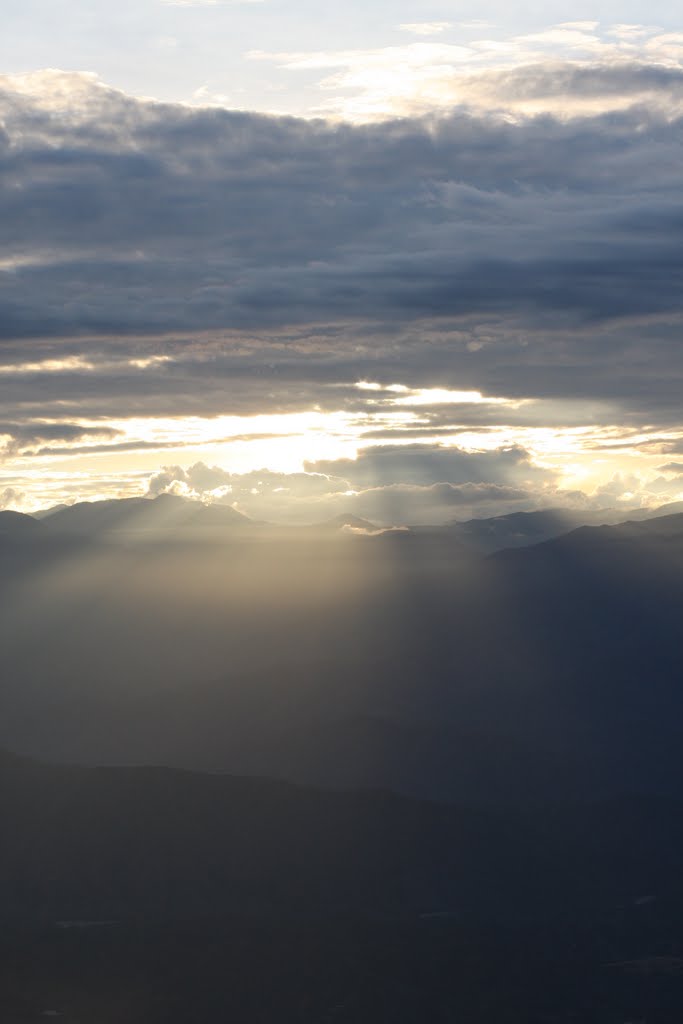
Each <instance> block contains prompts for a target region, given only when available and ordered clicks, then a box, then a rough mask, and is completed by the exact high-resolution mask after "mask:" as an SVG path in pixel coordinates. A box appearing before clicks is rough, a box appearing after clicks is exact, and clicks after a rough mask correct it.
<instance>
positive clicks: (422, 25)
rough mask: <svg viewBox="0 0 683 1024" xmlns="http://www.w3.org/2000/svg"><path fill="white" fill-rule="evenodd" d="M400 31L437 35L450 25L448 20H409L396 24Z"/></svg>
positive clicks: (420, 34)
mask: <svg viewBox="0 0 683 1024" xmlns="http://www.w3.org/2000/svg"><path fill="white" fill-rule="evenodd" d="M398 27H399V28H400V29H401V31H402V32H412V33H413V35H416V36H437V35H440V33H441V32H445V31H446V29H449V28H451V27H452V23H451V22H450V21H411V22H404V24H402V25H399V26H398Z"/></svg>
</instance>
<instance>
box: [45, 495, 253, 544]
mask: <svg viewBox="0 0 683 1024" xmlns="http://www.w3.org/2000/svg"><path fill="white" fill-rule="evenodd" d="M43 521H44V522H45V525H46V527H47V528H48V529H49V530H51V531H52V532H53V533H70V534H79V535H84V536H86V535H92V534H98V533H99V534H102V533H110V532H117V533H118V532H124V531H125V532H127V533H141V532H145V533H153V532H156V533H161V534H162V535H163V534H166V533H168V532H169V531H189V530H195V531H198V530H203V529H215V528H223V527H231V526H235V525H240V524H246V523H248V522H249V519H248V518H247V516H244V515H242V514H241V513H240V512H237V511H236V510H235V509H233V508H230V507H229V506H227V505H204V504H202V502H199V501H192V500H190V499H187V498H183V497H180V496H178V495H173V494H161V495H159V496H158V497H157V498H119V499H111V500H108V501H92V502H89V501H83V502H77V503H76V504H75V505H67V506H65V507H63V508H61V509H59V510H57V511H54V512H52V513H51V514H50V515H49V516H47V517H45V519H44V520H43Z"/></svg>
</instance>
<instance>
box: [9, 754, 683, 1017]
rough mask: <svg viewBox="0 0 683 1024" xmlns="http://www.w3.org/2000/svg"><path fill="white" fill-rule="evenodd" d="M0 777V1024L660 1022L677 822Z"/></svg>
mask: <svg viewBox="0 0 683 1024" xmlns="http://www.w3.org/2000/svg"><path fill="white" fill-rule="evenodd" d="M681 810H682V807H681V805H680V804H679V803H677V802H670V801H657V800H650V801H644V800H642V799H628V800H626V799H625V800H620V801H611V802H608V803H600V804H588V805H583V806H581V805H563V804H558V805H555V806H552V807H547V808H545V809H543V810H537V811H535V812H533V813H522V812H514V813H512V812H509V811H508V812H492V811H488V812H483V811H474V810H472V809H470V810H467V809H462V808H456V807H447V806H439V805H437V804H430V803H420V802H415V801H410V800H405V799H401V798H398V797H396V796H394V795H392V794H389V793H381V792H373V793H325V792H322V791H313V790H305V789H300V788H297V787H292V786H288V785H284V784H281V783H274V782H272V781H268V780H255V779H237V778H230V777H224V776H206V775H204V776H202V775H194V774H187V773H181V772H175V771H167V770H162V769H96V768H77V767H66V766H62V767H54V766H47V765H39V764H35V763H30V762H25V761H23V760H21V759H17V758H13V757H11V756H3V757H1V758H0V814H1V815H2V821H3V843H2V846H1V847H0V892H1V895H2V901H1V904H0V906H1V910H0V1015H1V1016H2V1019H3V1020H7V1021H12V1024H28V1022H29V1021H39V1020H41V1019H45V1016H46V1015H47V1016H59V1017H60V1018H61V1019H63V1020H65V1021H66V1024H77V1022H79V1021H88V1022H89V1024H119V1022H121V1021H124V1020H125V1021H126V1022H133V1024H162V1022H166V1024H170V1022H172V1024H175V1022H178V1024H180V1022H185V1021H188V1020H193V1021H197V1022H201V1024H204V1021H206V1022H207V1024H208V1022H210V1021H212V1020H228V1019H235V1020H239V1021H240V1022H244V1024H251V1022H271V1021H272V1022H275V1021H282V1020H285V1021H293V1022H294V1021H297V1022H300V1024H316V1022H319V1021H321V1020H331V1021H342V1022H345V1024H358V1022H368V1024H370V1022H375V1021H378V1020H381V1021H383V1020H391V1021H399V1022H406V1024H408V1022H410V1024H421V1022H423V1021H425V1020H429V1021H444V1022H446V1021H451V1020H459V1019H462V1020H466V1021H467V1022H468V1024H488V1022H489V1021H491V1020H495V1021H501V1020H502V1021H505V1022H508V1024H513V1022H514V1024H522V1022H524V1024H534V1022H535V1024H542V1022H547V1021H556V1022H558V1021H562V1022H569V1021H576V1020H580V1021H582V1022H583V1021H585V1022H589V1024H590V1022H594V1024H617V1022H620V1024H623V1021H624V1020H629V1019H648V1020H652V1021H655V1022H659V1024H673V1022H674V1021H676V1020H679V1019H680V1017H677V1016H676V1015H677V1014H681V1013H682V1012H683V990H682V989H681V984H680V977H681V971H682V970H683V960H682V959H681V954H682V950H683V931H682V930H681V923H680V922H681V919H682V914H681V911H682V910H683V883H682V882H681V871H680V866H681V862H682V859H683V816H682V815H681Z"/></svg>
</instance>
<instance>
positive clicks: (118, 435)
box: [0, 26, 683, 521]
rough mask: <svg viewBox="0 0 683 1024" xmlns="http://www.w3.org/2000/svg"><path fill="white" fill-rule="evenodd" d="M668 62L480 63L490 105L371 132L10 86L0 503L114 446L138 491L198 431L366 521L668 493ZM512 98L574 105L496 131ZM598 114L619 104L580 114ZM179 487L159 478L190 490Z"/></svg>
mask: <svg viewBox="0 0 683 1024" xmlns="http://www.w3.org/2000/svg"><path fill="white" fill-rule="evenodd" d="M413 27H414V26H413ZM622 29H623V32H622V35H623V34H624V33H625V36H624V38H626V37H627V36H628V33H627V32H626V28H624V27H622ZM590 31H591V30H590V28H588V27H586V26H582V27H577V26H565V27H563V28H562V29H561V32H562V33H565V35H563V36H562V38H563V39H564V40H565V41H567V40H568V39H569V40H571V39H573V38H574V37H575V34H576V33H578V34H579V35H586V33H588V34H590ZM660 43H661V40H660ZM419 45H422V44H419ZM428 45H430V46H431V45H437V44H431V43H430V44H428ZM439 45H440V44H439ZM661 45H663V44H661ZM667 45H669V46H674V41H672V40H669V43H668V44H667ZM682 74H683V72H681V70H680V69H679V68H678V67H676V66H674V65H673V64H672V63H670V64H666V65H665V64H662V63H645V62H643V61H642V60H638V61H636V60H630V59H629V60H628V61H622V62H621V63H619V64H618V65H617V64H614V63H613V62H612V63H610V62H609V61H602V62H600V53H599V52H598V51H596V58H595V60H594V61H593V62H592V63H590V64H582V65H581V66H579V65H578V64H576V62H574V63H567V62H564V63H562V64H558V63H555V64H553V65H549V64H543V65H535V66H525V67H523V68H516V69H510V70H501V69H496V70H484V71H482V73H481V74H479V75H478V76H477V77H476V81H475V80H474V79H472V81H471V82H470V86H471V90H470V92H471V96H474V92H473V91H472V90H474V91H476V92H477V94H478V95H479V97H480V98H482V102H481V103H478V104H474V103H468V104H467V105H458V106H455V107H451V108H450V109H449V110H448V111H447V112H443V113H441V114H439V115H438V116H436V115H430V116H425V117H412V118H403V119H398V120H390V121H384V122H382V123H379V124H368V125H353V124H348V123H338V122H334V123H333V122H329V121H324V120H300V119H294V118H285V117H269V116H264V115H256V114H249V113H243V112H235V111H229V110H223V109H193V108H190V107H187V106H181V105H170V104H160V103H154V102H143V101H141V100H136V99H133V98H131V97H130V96H126V95H124V94H122V93H120V92H117V91H115V90H113V89H110V88H108V87H106V86H104V85H103V84H102V83H101V82H99V81H98V80H97V79H96V78H95V77H93V76H92V75H77V74H67V73H64V72H57V71H53V72H43V73H39V74H35V75H28V76H19V77H14V78H5V79H2V80H1V81H0V181H1V185H0V225H1V227H0V231H1V232H2V255H1V257H0V420H1V422H0V447H1V448H2V450H3V451H4V459H5V464H4V470H3V474H2V475H0V490H2V489H5V490H6V493H7V494H10V492H11V493H12V494H18V493H25V492H27V491H28V492H30V491H31V488H32V487H34V486H35V474H38V472H39V470H40V471H43V472H44V471H45V470H46V468H47V467H49V466H50V465H51V466H53V467H54V466H57V463H56V462H55V461H54V460H57V459H63V458H65V457H69V455H71V456H73V459H74V460H75V459H76V457H77V456H78V457H84V456H87V455H91V456H92V457H93V458H94V457H95V456H99V457H101V458H102V459H110V458H113V457H114V456H115V455H116V456H117V457H118V456H122V455H123V454H124V453H127V452H128V453H130V452H136V453H138V454H139V455H140V460H139V461H137V462H136V463H132V462H131V463H130V466H131V469H130V473H129V476H128V478H127V483H126V485H125V486H126V487H127V488H133V486H135V487H138V488H139V487H140V486H141V484H140V480H141V479H142V477H143V476H144V474H145V472H146V471H147V470H148V468H149V462H144V461H142V454H143V453H144V452H150V453H153V452H159V453H160V452H163V451H166V450H169V449H173V454H172V455H171V458H172V459H173V460H174V464H175V462H176V459H177V458H179V456H177V455H176V454H175V453H176V452H178V451H179V450H180V449H181V448H183V447H184V446H188V445H189V446H194V447H195V448H201V446H202V444H204V445H206V444H208V443H209V442H210V443H211V445H212V446H213V447H214V448H215V447H216V446H220V445H225V456H226V468H225V469H224V471H225V472H233V471H234V472H238V475H243V473H242V470H239V471H238V470H236V469H234V468H233V470H231V469H230V467H229V463H230V453H231V451H232V450H233V447H232V446H234V444H235V443H237V441H238V439H239V438H244V437H247V436H249V437H251V438H252V440H253V441H254V442H256V437H257V435H258V437H260V438H261V440H260V441H259V442H258V443H260V444H262V445H263V444H266V443H267V436H268V434H269V433H270V432H272V433H273V436H274V437H275V436H280V435H281V434H284V433H288V434H290V435H292V436H294V435H297V436H298V437H299V438H301V437H303V435H304V434H305V435H306V437H307V438H310V439H311V444H312V447H311V450H310V453H309V454H306V451H305V450H304V449H305V445H303V442H302V447H301V451H302V455H301V458H300V459H299V463H300V467H303V463H304V461H305V460H306V459H308V461H309V463H310V464H311V467H312V468H311V471H312V472H313V473H314V474H322V475H324V476H327V477H329V478H330V479H331V478H334V479H335V480H337V479H338V480H340V481H343V482H344V490H349V491H353V490H355V491H356V492H357V493H360V492H363V493H365V494H367V495H368V496H367V498H366V499H364V500H366V504H365V505H362V503H361V502H360V499H358V498H355V499H354V501H355V504H356V506H358V511H359V512H360V514H364V515H368V517H369V518H373V517H374V516H373V510H374V511H376V510H377V508H380V506H381V509H382V510H384V511H383V512H381V514H380V515H379V516H378V518H380V519H381V520H382V521H394V520H395V518H396V516H397V514H398V513H397V511H396V510H397V509H398V507H399V504H400V502H403V507H404V508H405V509H407V510H408V511H410V510H411V509H412V508H413V506H412V505H411V504H410V502H411V501H413V492H412V491H410V488H418V489H420V488H421V489H423V491H424V489H430V488H432V489H433V488H441V490H440V491H439V492H438V493H437V492H436V491H433V490H432V491H430V493H429V494H426V492H425V493H421V497H422V498H425V497H426V498H428V499H429V501H428V502H427V504H426V505H425V506H424V507H425V508H426V507H427V505H429V508H430V509H431V511H429V512H428V513H425V512H424V509H423V512H421V513H420V515H421V516H422V517H423V518H433V517H434V516H436V515H437V511H435V510H436V509H437V508H438V510H439V511H438V514H439V515H444V516H445V515H446V514H447V511H448V509H451V508H452V507H454V506H455V505H457V504H458V503H464V499H465V498H467V500H468V501H469V506H468V507H470V508H474V509H481V508H482V507H484V505H486V503H488V502H491V503H497V506H496V507H502V506H503V505H504V504H505V503H506V502H507V503H508V504H509V506H510V507H516V505H517V504H518V503H520V502H524V501H527V502H530V503H535V502H536V501H537V500H539V497H543V498H544V499H546V498H549V497H550V498H552V497H556V490H557V489H558V488H559V491H558V493H564V492H565V491H566V490H567V488H569V489H576V488H578V490H579V491H581V492H582V493H583V494H584V495H585V494H589V495H590V494H592V493H594V492H595V490H596V488H597V487H598V486H608V483H609V481H611V480H612V479H613V478H614V479H618V480H619V481H620V482H621V484H623V482H624V481H626V480H631V479H632V477H633V478H637V480H638V481H639V482H638V485H637V487H635V491H634V488H633V487H631V486H629V487H628V488H625V487H622V492H621V493H628V494H632V493H636V492H637V494H638V495H640V497H638V500H641V499H642V500H646V501H650V500H651V499H652V500H654V499H653V498H652V495H653V494H654V492H653V491H651V486H650V485H651V484H652V486H654V484H655V481H660V482H659V483H657V485H656V486H657V487H659V488H660V489H661V488H664V486H665V485H666V487H668V488H670V490H671V488H673V487H674V486H677V485H678V484H677V482H676V476H675V474H673V475H672V474H671V473H668V474H664V476H662V474H661V473H659V470H657V468H656V467H658V466H661V465H663V464H666V460H667V458H668V457H669V453H671V457H673V454H675V450H676V445H678V444H679V443H680V438H681V436H683V417H682V416H681V410H680V394H681V387H682V386H683V361H682V359H681V347H680V340H679V339H680V328H681V320H682V312H683V311H682V309H681V301H680V295H681V293H682V286H683V280H682V278H681V260H680V252H681V246H682V244H683V200H682V199H681V191H680V167H681V165H682V162H683V152H682V149H683V143H682V141H681V139H682V138H683V135H682V134H681V115H680V113H679V106H680V97H681V95H682V92H681V88H682V85H683V79H682V78H681V75H682ZM501 91H504V92H505V94H506V95H507V96H509V97H510V98H511V100H515V101H517V100H519V102H520V103H522V102H532V101H533V102H536V101H537V100H539V99H542V98H543V97H547V96H554V97H566V96H570V97H572V98H573V101H576V103H575V107H576V109H575V110H574V112H573V116H571V117H569V118H567V117H558V116H554V115H553V114H551V113H548V112H545V113H543V114H541V115H534V116H531V115H530V114H520V113H519V112H518V115H519V116H516V117H515V118H511V117H510V116H508V115H506V114H504V113H503V112H501V110H500V109H498V108H497V107H496V104H495V103H494V104H493V106H490V104H489V106H490V109H487V108H486V105H485V103H484V99H486V97H488V100H487V102H489V101H491V102H492V100H491V97H493V98H494V99H495V97H496V96H498V95H499V94H500V93H501ZM606 96H608V97H612V98H616V99H618V103H617V102H616V101H615V103H613V104H612V106H611V109H610V110H609V112H600V111H597V112H596V111H595V110H590V111H588V110H586V109H580V108H581V104H582V103H583V102H584V101H586V100H590V101H592V100H593V99H595V98H596V97H598V98H602V99H604V97H606ZM470 98H471V97H470ZM602 99H601V101H602ZM579 101H580V102H579ZM576 104H578V106H577V105H576ZM359 382H369V383H370V385H372V386H371V387H358V386H357V385H358V383H359ZM394 385H399V386H400V387H401V388H403V391H401V390H400V388H399V390H397V389H396V388H395V387H394ZM392 387H394V390H392ZM472 394H477V395H479V399H478V400H476V401H475V400H473V399H472V397H471V396H472ZM459 396H460V397H459ZM302 416H308V417H309V420H307V421H306V424H305V425H304V426H302V420H301V417H302ZM187 417H192V418H193V420H192V423H191V424H190V423H189V421H187V420H186V419H183V418H187ZM252 417H271V418H273V417H274V418H275V419H276V420H277V422H276V423H275V422H261V421H259V422H255V421H252V419H251V418H252ZM297 417H298V419H297ZM311 417H313V419H310V418H311ZM315 417H318V419H317V420H316V419H315ZM224 421H225V422H224ZM228 421H229V422H228ZM321 432H326V433H327V435H328V437H329V439H330V444H331V445H332V449H331V450H332V452H333V454H332V455H331V456H330V458H329V459H328V461H330V462H336V461H338V460H339V454H340V448H343V447H344V445H346V448H347V449H348V450H350V451H351V452H352V453H354V452H355V451H357V450H359V449H360V450H361V452H363V451H364V450H365V449H368V448H369V447H370V446H375V445H379V444H384V445H387V444H388V445H391V446H393V447H392V448H387V449H385V450H382V453H381V455H380V454H377V452H374V454H366V455H363V456H362V457H361V458H360V459H358V460H357V462H355V463H354V465H353V472H351V469H350V468H349V467H348V466H346V467H344V466H337V467H336V468H335V467H332V466H329V467H328V469H329V473H328V472H327V469H321V466H320V465H319V463H321V460H324V459H325V458H326V456H325V454H324V452H322V451H321V447H320V445H317V446H316V445H315V444H313V440H314V435H315V436H319V435H320V433H321ZM416 441H420V442H421V444H422V447H420V448H419V449H414V448H413V449H411V448H410V446H411V445H414V444H415V442H416ZM239 443H240V444H243V443H244V444H246V443H249V442H247V441H244V440H242V441H239ZM397 445H401V446H406V445H407V446H408V447H404V448H403V452H402V453H400V452H399V453H397V452H396V451H395V449H396V446H397ZM562 445H564V448H562ZM335 446H336V447H335ZM553 446H554V447H553ZM449 448H450V450H448V449H449ZM428 449H429V450H428ZM261 451H262V449H259V452H261ZM482 453H483V454H482ZM510 453H513V455H514V458H513V456H511V455H510ZM514 453H516V454H514ZM519 453H522V454H521V456H520V458H517V455H519ZM596 453H599V454H596ZM399 456H400V458H401V459H402V461H401V465H400V467H399V461H400V460H399ZM418 456H419V458H418ZM151 457H152V455H151V454H150V458H151ZM202 457H204V456H202V454H201V453H199V458H200V460H201V458H202ZM258 457H259V459H260V458H261V455H259V456H258ZM411 457H414V458H417V462H416V463H415V465H417V464H418V463H419V465H420V466H421V469H420V471H419V473H418V471H417V469H416V470H415V472H414V473H412V475H411V473H408V471H407V469H406V466H407V464H408V463H407V461H406V460H409V459H410V458H411ZM212 458H215V456H212ZM255 458H256V456H255ZM598 458H600V459H601V460H602V468H601V469H600V470H599V471H598V470H597V469H595V467H596V466H597V464H598V462H597V460H598ZM515 459H517V461H515ZM40 460H43V461H42V462H41V461H40ZM45 460H47V461H45ZM50 460H52V461H50ZM162 460H164V456H163V455H161V456H159V457H158V459H157V462H156V466H157V467H158V466H159V465H160V464H161V462H162ZM191 460H192V455H189V456H188V459H187V460H183V462H182V465H186V466H187V465H193V464H196V459H195V462H192V461H191ZM372 460H374V461H372ZM511 460H512V461H511ZM590 460H593V461H592V462H591V461H590ZM268 461H269V460H267V459H266V460H264V461H263V463H262V464H263V465H266V464H267V463H268ZM270 461H271V464H270V465H269V469H270V471H271V472H273V471H274V470H275V469H276V466H275V465H274V462H275V460H270ZM563 461H564V463H566V464H567V465H569V463H570V462H571V463H572V465H573V468H572V469H571V472H569V470H567V472H565V473H564V476H563V469H562V462H563ZM626 463H628V465H627V464H626ZM73 465H74V466H76V462H75V461H74V462H73ZM102 465H104V463H102ZM106 465H107V467H109V466H110V465H113V463H107V464H106ZM117 465H120V463H117ZM178 465H180V463H178ZM257 465H258V463H257ZM435 465H438V466H439V472H438V473H437V474H436V475H434V472H433V468H434V466H435ZM83 466H84V472H88V473H92V471H93V470H92V464H91V463H89V464H88V468H87V469H85V464H83ZM133 466H134V467H135V468H134V469H133V468H132V467H133ZM252 467H253V462H252ZM388 467H389V468H388ZM511 467H512V468H511ZM591 467H592V468H591ZM177 468H178V466H177V465H176V469H177ZM110 472H111V471H110V469H109V468H107V469H106V471H104V472H103V473H102V478H103V479H105V478H108V475H109V473H110ZM187 472H188V471H187V470H181V471H179V472H177V473H176V474H175V476H174V477H173V479H172V480H171V481H170V482H169V486H170V485H173V483H174V481H175V483H176V484H178V485H180V484H185V485H187V486H188V487H191V489H195V488H194V485H193V484H192V482H191V481H190V482H188V480H186V479H185V478H184V477H183V473H187ZM248 472H251V470H250V469H249V470H248ZM361 472H365V474H366V475H365V476H364V477H363V478H362V479H361V478H360V477H359V475H358V474H360V473H361ZM411 472H412V471H411ZM582 473H584V474H587V479H586V482H585V484H582V483H581V482H580V481H581V474H582ZM59 474H61V475H60V477H59V478H60V480H62V483H63V486H64V487H66V484H65V483H64V480H65V479H66V477H67V476H68V467H66V466H65V465H64V464H61V463H60V464H59ZM136 474H138V475H137V476H136ZM415 474H417V476H416V475H415ZM570 477H571V480H570V479H569V478H570ZM55 479H57V478H56V477H55ZM134 481H137V482H134ZM572 481H573V482H572ZM247 482H248V481H247ZM679 482H680V481H678V483H679ZM314 483H315V480H314ZM299 484H301V491H302V495H303V492H304V491H305V487H306V486H307V485H305V484H304V483H303V482H302V481H299ZM574 484H576V487H574ZM347 485H348V486H347ZM56 486H57V485H56V484H55V488H56ZM60 486H61V485H60ZM102 486H104V484H103V485H102ZM155 486H156V485H155ZM220 486H226V487H227V486H230V487H234V486H236V482H235V481H234V480H232V479H231V480H229V481H227V482H225V483H224V484H222V485H220ZM615 486H617V485H615ZM634 486H635V485H634ZM283 487H284V485H283ZM335 487H336V484H335ZM335 487H333V488H332V489H331V490H330V491H329V492H325V493H326V494H329V495H332V496H333V497H331V498H329V501H328V500H327V499H325V500H326V502H327V504H328V505H330V506H331V505H335V507H336V503H339V502H340V501H341V498H340V495H343V493H344V491H342V490H339V491H337V490H335ZM340 487H341V484H340ZM392 488H394V489H395V488H398V491H396V490H394V491H392V490H391V489H392ZM549 488H550V490H549ZM552 488H556V490H552ZM214 489H215V488H214ZM272 490H273V492H275V491H276V488H275V487H273V488H272ZM290 490H291V488H290ZM53 491H54V489H53ZM53 491H51V492H50V493H53ZM314 491H315V487H314ZM370 491H374V492H377V494H376V495H375V497H374V498H373V499H372V500H371V498H370V496H369V492H370ZM380 492H381V493H380ZM82 493H83V492H82V490H79V494H82ZM97 493H100V492H97ZM198 493H199V492H198ZM201 493H204V492H203V491H202V492H201ZM225 493H226V494H227V493H229V492H227V491H226V492H225ZM278 493H279V494H280V495H282V494H284V493H285V491H284V490H280V491H279V492H278ZM297 493H298V491H297ZM658 493H659V492H658ZM666 493H667V494H668V493H669V491H667V492H666ZM671 493H674V492H673V491H672V492H671ZM243 497H244V496H243ZM308 499H309V500H311V501H312V500H313V496H312V495H311V494H309V495H308ZM244 500H246V498H245V499H244ZM296 500H297V501H298V498H297V499H296ZM416 500H417V499H416ZM240 501H242V498H241V499H240ZM277 501H281V499H277ZM373 502H374V504H373ZM430 502H431V504H430ZM295 505H296V501H294V499H292V502H291V503H290V506H289V509H290V511H286V510H285V511H284V512H283V515H285V516H288V515H289V516H291V517H295V516H298V515H299V510H298V508H295ZM361 506H362V507H361ZM487 507H488V506H487ZM407 515H408V513H407V512H406V517H407Z"/></svg>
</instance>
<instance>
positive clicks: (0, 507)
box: [0, 487, 27, 512]
mask: <svg viewBox="0 0 683 1024" xmlns="http://www.w3.org/2000/svg"><path fill="white" fill-rule="evenodd" d="M26 504H27V496H26V494H25V493H24V492H23V491H20V490H17V488H16V487H5V488H3V490H1V491H0V511H3V512H4V511H5V510H10V511H12V512H21V510H22V509H23V508H24V507H25V506H26Z"/></svg>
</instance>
